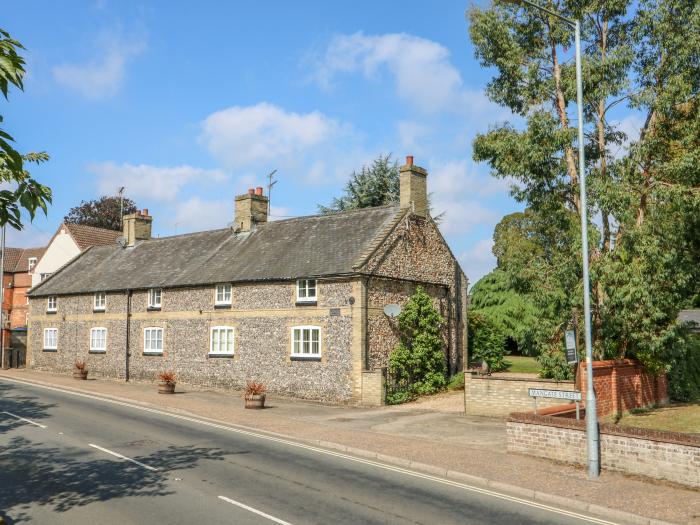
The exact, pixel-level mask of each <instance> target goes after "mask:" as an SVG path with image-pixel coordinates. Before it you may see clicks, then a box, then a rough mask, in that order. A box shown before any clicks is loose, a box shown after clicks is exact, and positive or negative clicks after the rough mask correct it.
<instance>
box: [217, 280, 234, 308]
mask: <svg viewBox="0 0 700 525" xmlns="http://www.w3.org/2000/svg"><path fill="white" fill-rule="evenodd" d="M215 304H219V305H221V304H231V285H230V284H217V285H216V299H215Z"/></svg>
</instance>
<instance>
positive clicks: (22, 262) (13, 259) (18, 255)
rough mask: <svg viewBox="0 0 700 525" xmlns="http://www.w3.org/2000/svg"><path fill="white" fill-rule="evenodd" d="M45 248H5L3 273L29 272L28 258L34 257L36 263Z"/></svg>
mask: <svg viewBox="0 0 700 525" xmlns="http://www.w3.org/2000/svg"><path fill="white" fill-rule="evenodd" d="M45 251H46V247H42V248H5V264H4V267H5V270H4V271H5V273H24V272H28V271H29V258H30V257H36V260H37V261H38V260H39V259H41V256H42V255H44V252H45Z"/></svg>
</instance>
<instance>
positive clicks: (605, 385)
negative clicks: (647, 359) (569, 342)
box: [576, 359, 668, 417]
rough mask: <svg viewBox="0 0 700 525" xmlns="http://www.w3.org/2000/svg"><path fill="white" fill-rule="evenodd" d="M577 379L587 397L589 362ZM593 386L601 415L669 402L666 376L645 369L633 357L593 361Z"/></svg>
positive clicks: (580, 368) (583, 366)
mask: <svg viewBox="0 0 700 525" xmlns="http://www.w3.org/2000/svg"><path fill="white" fill-rule="evenodd" d="M576 380H577V383H578V384H580V389H581V392H582V397H583V399H584V400H585V399H586V363H580V364H579V369H578V374H577V376H576ZM593 388H594V390H595V393H596V399H597V407H598V416H599V417H600V416H605V415H607V414H613V413H614V414H619V413H622V412H626V411H629V410H632V409H633V408H642V407H646V406H650V405H662V404H665V403H667V402H668V384H667V381H666V377H665V376H663V375H662V376H654V375H652V374H649V373H648V372H645V371H644V367H643V366H642V365H641V364H640V363H638V362H637V361H633V360H631V359H622V360H617V361H593Z"/></svg>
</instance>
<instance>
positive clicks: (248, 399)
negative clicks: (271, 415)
mask: <svg viewBox="0 0 700 525" xmlns="http://www.w3.org/2000/svg"><path fill="white" fill-rule="evenodd" d="M266 391H267V387H266V386H265V385H263V384H262V383H258V382H257V381H247V382H246V385H245V407H246V408H258V409H259V408H265V392H266Z"/></svg>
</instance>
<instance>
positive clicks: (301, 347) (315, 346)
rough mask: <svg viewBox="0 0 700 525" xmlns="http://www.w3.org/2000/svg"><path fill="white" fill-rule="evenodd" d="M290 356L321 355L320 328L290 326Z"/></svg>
mask: <svg viewBox="0 0 700 525" xmlns="http://www.w3.org/2000/svg"><path fill="white" fill-rule="evenodd" d="M292 357H321V328H320V327H318V326H295V327H293V328H292Z"/></svg>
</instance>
